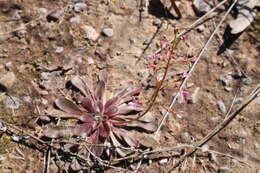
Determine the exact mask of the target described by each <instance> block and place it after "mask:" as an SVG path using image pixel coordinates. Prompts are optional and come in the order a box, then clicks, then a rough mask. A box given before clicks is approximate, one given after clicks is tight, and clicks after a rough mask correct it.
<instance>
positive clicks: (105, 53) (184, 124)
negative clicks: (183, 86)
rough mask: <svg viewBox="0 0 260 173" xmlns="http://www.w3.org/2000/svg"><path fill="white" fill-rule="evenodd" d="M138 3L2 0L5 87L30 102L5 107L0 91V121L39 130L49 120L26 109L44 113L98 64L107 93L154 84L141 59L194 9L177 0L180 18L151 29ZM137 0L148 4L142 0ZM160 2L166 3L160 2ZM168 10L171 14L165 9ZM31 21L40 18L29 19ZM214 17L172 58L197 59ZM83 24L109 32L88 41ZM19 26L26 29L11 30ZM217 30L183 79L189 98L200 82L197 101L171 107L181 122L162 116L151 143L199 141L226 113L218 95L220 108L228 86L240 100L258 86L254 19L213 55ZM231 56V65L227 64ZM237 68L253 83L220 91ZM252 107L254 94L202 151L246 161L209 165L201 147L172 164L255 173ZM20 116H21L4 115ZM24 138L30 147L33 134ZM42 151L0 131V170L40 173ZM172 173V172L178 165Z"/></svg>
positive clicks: (147, 167)
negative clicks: (9, 78) (11, 76)
mask: <svg viewBox="0 0 260 173" xmlns="http://www.w3.org/2000/svg"><path fill="white" fill-rule="evenodd" d="M138 2H139V1H133V0H124V1H123V0H107V1H104V0H96V1H95V0H89V1H86V3H87V9H86V10H84V11H83V12H81V13H75V12H73V10H72V9H70V8H69V5H70V3H69V1H68V2H66V1H62V0H57V1H53V0H46V1H41V0H27V1H22V0H17V1H15V0H12V1H9V2H7V3H6V4H4V5H1V2H0V11H1V13H0V18H1V24H2V25H1V26H0V42H1V44H0V75H2V74H5V73H7V72H8V71H12V72H14V73H15V75H16V81H15V84H13V86H12V87H11V88H9V91H8V93H9V94H10V95H12V96H15V97H18V98H20V99H22V98H23V97H24V96H30V97H31V102H30V103H26V102H22V104H21V106H20V108H19V109H16V110H11V109H10V108H7V107H6V106H5V104H4V100H5V99H6V97H7V96H6V95H4V94H2V95H0V101H1V102H0V103H1V104H0V116H8V118H7V119H6V118H5V119H4V120H5V121H8V122H10V123H13V124H15V125H16V126H18V127H20V128H22V129H23V130H24V131H27V132H30V133H32V134H34V135H36V136H38V135H40V134H41V133H40V132H41V130H42V128H44V127H46V126H48V124H46V125H39V124H37V123H35V122H34V120H35V119H32V118H31V115H36V114H40V113H43V112H44V111H45V110H46V109H47V108H48V107H51V106H52V105H53V101H54V100H55V99H56V98H58V97H59V96H62V95H65V96H68V97H69V96H70V95H71V91H70V90H68V89H67V88H66V87H65V84H66V82H67V81H68V80H69V79H70V77H71V76H72V75H75V74H79V75H82V76H84V75H88V76H91V77H94V78H95V77H96V76H97V74H98V72H99V71H100V70H101V69H106V70H107V71H108V72H109V82H108V84H109V86H108V90H109V91H111V92H112V91H115V90H116V89H117V88H118V86H119V85H121V84H123V83H125V82H128V81H133V82H134V83H135V85H137V86H138V85H139V86H140V85H143V87H146V86H147V85H150V86H153V83H154V82H153V81H154V78H155V77H154V74H153V71H152V70H150V69H147V68H145V65H146V64H148V63H152V60H151V59H149V58H147V57H148V56H149V55H152V54H153V53H154V52H155V51H156V50H157V49H158V46H157V45H158V43H159V39H160V37H161V36H162V35H163V34H165V35H167V36H168V37H169V38H172V37H173V36H174V35H173V31H174V29H175V28H183V27H186V26H188V25H189V24H191V23H192V22H193V21H195V20H196V19H197V17H196V16H195V14H194V12H193V9H192V6H191V4H192V2H191V1H188V0H184V1H183V2H182V3H180V4H179V8H180V11H181V12H182V15H183V16H182V18H181V19H180V20H175V19H168V18H166V19H163V18H161V19H162V20H163V26H162V27H161V28H160V29H159V32H157V27H156V26H154V25H153V21H154V20H155V19H156V16H155V15H152V14H150V13H148V7H147V6H145V7H144V12H143V13H142V21H141V22H140V21H139V17H140V13H139V8H138V4H137V3H138ZM144 2H146V1H145V0H144ZM10 4H11V5H10ZM165 5H166V6H168V7H169V6H170V4H168V2H167V3H166V4H165ZM39 8H46V9H47V11H48V12H47V13H49V12H50V11H52V10H56V9H59V10H62V11H63V12H64V15H63V16H62V17H60V18H59V22H54V23H48V22H47V21H46V20H45V17H44V15H43V16H41V15H40V14H39V12H38V9H39ZM16 10H18V11H19V14H20V16H21V19H19V20H17V21H6V20H7V19H10V18H11V17H12V15H13V13H14V12H15V11H16ZM217 12H218V13H219V14H220V15H219V16H222V15H223V13H222V12H221V10H220V11H217ZM171 13H172V14H175V12H174V11H173V10H172V11H171ZM74 15H79V16H80V17H81V21H80V23H79V24H77V23H70V22H69V19H70V17H72V16H74ZM37 18H42V19H39V20H36V19H37ZM230 18H231V17H230ZM258 18H259V15H258ZM219 21H220V18H213V19H212V20H209V21H207V22H206V23H205V24H204V26H205V29H204V31H203V32H201V33H200V32H198V31H196V30H193V31H191V32H189V33H188V34H187V38H186V39H185V40H184V41H182V42H181V43H180V45H179V46H178V48H177V49H176V55H177V56H179V57H191V56H197V55H198V53H199V51H200V49H201V48H202V46H203V45H204V44H205V42H206V41H207V39H208V37H209V35H210V33H211V32H212V31H213V29H214V26H215V25H216V24H217V23H218V22H219ZM256 21H257V20H256ZM258 21H259V19H258ZM85 25H91V26H93V27H94V28H95V30H96V31H97V32H98V33H100V32H101V31H102V29H103V28H104V27H111V28H113V30H114V35H113V36H112V37H109V38H108V37H104V36H102V35H100V37H99V39H98V41H88V40H86V39H85V38H84V36H85V33H84V31H83V29H82V28H83V26H85ZM23 26H24V27H25V29H20V30H17V31H15V32H12V31H14V30H16V29H18V28H20V27H23ZM225 27H226V24H225V25H224V26H222V27H221V29H220V31H219V35H218V36H217V37H215V39H213V41H212V42H211V44H210V46H209V48H208V49H207V50H206V52H205V54H204V55H203V56H202V59H201V61H200V62H199V64H198V66H197V67H196V69H195V71H194V72H193V74H192V76H191V79H190V80H189V82H188V83H189V85H190V87H189V88H188V91H189V92H190V94H193V92H194V90H195V88H197V87H199V88H200V90H199V93H198V96H197V102H196V103H193V104H190V103H188V101H187V99H186V100H185V101H184V102H182V103H177V104H175V105H174V110H177V111H183V112H184V114H183V115H182V118H178V117H177V116H176V115H174V114H170V116H169V118H168V120H167V122H166V124H165V125H164V126H163V128H162V131H161V133H160V136H159V137H158V138H157V141H158V142H159V145H158V146H155V147H154V149H159V148H163V147H170V146H175V145H177V144H181V143H185V144H193V143H194V142H198V141H199V140H200V139H202V138H203V137H204V136H206V135H207V134H208V133H209V132H210V131H211V130H212V129H213V128H214V127H215V126H216V125H217V124H219V123H220V122H221V121H222V120H223V119H224V114H223V113H221V111H219V109H218V107H217V104H216V103H217V101H219V100H222V101H223V102H224V103H225V105H226V107H227V108H228V107H229V106H230V105H231V102H232V98H233V97H234V95H235V93H236V90H238V91H239V92H238V97H240V98H245V97H246V96H248V95H249V93H250V92H251V91H252V89H253V88H254V87H255V86H256V85H257V84H259V82H260V80H259V76H260V68H259V64H260V59H259V45H258V46H257V44H259V43H258V42H259V38H258V42H257V38H254V37H257V35H259V33H258V31H257V27H258V26H257V24H255V23H254V25H252V27H251V28H250V29H249V32H244V33H243V34H242V35H241V36H240V37H239V38H238V39H237V40H236V42H235V43H234V44H233V45H232V47H231V48H232V49H233V50H234V53H233V54H232V55H228V54H225V53H223V54H221V55H217V51H218V49H219V47H220V46H221V44H222V41H221V37H222V35H223V34H224V29H225ZM153 36H155V39H154V40H153V41H152V43H151V44H150V45H149V46H148V48H147V50H146V51H145V52H144V53H143V51H144V49H146V47H147V45H144V44H143V42H144V41H145V40H147V39H149V38H151V37H153ZM57 46H62V47H63V48H64V51H63V52H62V53H60V54H59V53H55V49H56V47H57ZM95 51H98V52H99V53H100V54H101V56H98V55H97V54H96V53H95ZM231 56H232V57H233V58H234V59H235V60H236V61H237V62H238V64H239V66H237V65H234V64H233V63H232V58H231ZM89 57H92V58H93V60H94V64H88V58H89ZM8 63H11V66H8V65H6V64H8ZM58 68H60V69H62V70H63V73H62V74H61V75H58V76H55V77H53V78H51V79H50V80H48V81H47V82H45V83H43V82H42V81H41V80H40V74H41V73H42V72H48V71H54V70H56V69H58ZM240 68H242V69H243V70H244V72H245V73H246V75H247V76H248V77H249V78H250V79H252V83H251V84H250V85H244V84H243V82H242V81H241V80H242V79H232V81H231V83H230V84H229V86H228V87H229V88H232V89H233V90H232V91H230V92H227V91H225V90H224V87H225V86H223V84H222V83H221V81H220V80H219V79H220V76H221V75H225V74H228V73H229V72H234V71H235V70H236V69H240ZM170 69H171V70H170V72H172V73H179V74H182V73H183V72H185V71H186V70H188V69H187V64H179V63H177V64H173V65H172V67H171V68H170ZM177 84H179V83H177ZM175 92H176V90H175V89H173V88H172V87H167V88H165V89H164V90H163V91H162V92H161V93H160V95H159V97H158V100H157V103H156V104H155V106H154V107H153V109H152V113H153V114H154V115H155V116H156V120H157V121H158V123H159V121H160V119H161V118H162V115H161V113H160V112H161V111H162V110H163V107H162V105H164V106H167V105H169V104H170V102H171V99H172V97H173V94H174V93H175ZM152 93H153V88H152V87H151V88H148V89H145V90H144V91H143V92H142V94H141V97H143V98H144V99H145V100H148V99H149V98H150V96H151V94H152ZM188 97H189V96H188ZM43 99H46V100H47V101H48V104H44V103H43ZM238 105H239V103H237V104H235V105H234V108H233V110H234V109H235V108H236V107H237V106H238ZM259 108H260V100H259V99H257V100H255V101H254V102H253V103H251V104H250V105H249V106H248V107H247V108H246V109H245V110H244V111H243V112H241V113H240V115H239V116H238V117H237V118H235V119H234V120H233V121H232V123H231V124H230V125H228V126H227V127H226V128H225V129H224V130H223V131H221V132H220V133H219V134H218V135H217V136H216V137H214V138H213V139H212V140H210V141H209V142H208V144H207V145H208V147H209V149H211V150H215V151H219V152H221V153H225V154H229V155H232V156H234V157H236V158H239V159H240V160H242V161H244V162H246V163H248V165H245V164H243V163H241V162H238V161H236V159H231V158H229V157H227V156H221V155H217V160H218V161H217V162H215V161H212V160H211V159H210V156H209V154H208V153H207V152H200V151H198V152H197V153H196V154H195V155H194V157H191V158H188V159H187V160H186V161H185V162H184V163H183V164H182V166H181V167H179V169H178V170H179V172H217V170H218V169H219V167H222V166H226V167H229V168H230V172H239V173H243V172H245V173H246V172H257V171H259V169H260V167H259V165H260V157H259V156H260V141H259V140H260V135H259V132H260V128H259V125H260V122H259V121H260V109H259ZM19 115H20V116H21V117H18V118H17V117H12V116H19ZM24 115H26V116H24ZM27 115H28V116H27ZM15 132H16V133H18V132H17V131H15ZM19 134H20V133H19ZM27 142H28V143H29V144H30V143H31V142H32V143H35V142H33V140H32V141H31V140H28V141H27ZM37 145H38V144H37ZM40 148H41V149H40V150H36V149H34V148H33V147H31V146H30V145H29V146H28V145H26V144H21V143H16V142H13V141H12V140H11V137H10V136H9V135H8V134H4V133H2V132H0V158H1V157H2V158H3V160H1V159H0V172H1V173H8V172H16V173H18V172H28V173H29V172H42V170H43V169H44V168H43V167H44V152H45V151H46V148H45V147H43V146H40ZM188 149H189V148H188ZM186 151H187V150H186V149H185V150H183V151H180V150H178V152H177V151H176V152H173V153H175V154H176V155H177V156H176V157H172V158H170V159H169V160H168V162H167V163H165V164H159V162H158V160H160V159H158V160H157V161H156V160H155V161H154V162H152V163H149V164H148V163H144V164H142V165H141V167H140V169H139V172H148V171H149V172H163V171H166V170H168V169H169V168H170V167H171V165H173V163H174V161H176V160H178V158H179V157H178V155H179V154H180V153H181V152H186ZM167 154H169V153H166V155H167ZM162 156H163V155H162ZM134 165H136V164H134ZM58 171H59V170H58V168H57V166H56V165H55V164H54V162H51V168H50V172H58ZM107 172H114V170H113V169H111V170H108V171H107ZM176 172H178V171H177V170H176Z"/></svg>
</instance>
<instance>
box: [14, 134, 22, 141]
mask: <svg viewBox="0 0 260 173" xmlns="http://www.w3.org/2000/svg"><path fill="white" fill-rule="evenodd" d="M11 138H12V140H13V141H15V142H19V141H20V140H21V139H22V137H21V136H18V135H16V134H13V135H12V136H11Z"/></svg>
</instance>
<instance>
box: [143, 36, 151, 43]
mask: <svg viewBox="0 0 260 173" xmlns="http://www.w3.org/2000/svg"><path fill="white" fill-rule="evenodd" d="M152 39H153V38H152V37H149V38H148V39H146V40H145V41H144V43H143V44H144V45H148V44H150V43H151V42H152Z"/></svg>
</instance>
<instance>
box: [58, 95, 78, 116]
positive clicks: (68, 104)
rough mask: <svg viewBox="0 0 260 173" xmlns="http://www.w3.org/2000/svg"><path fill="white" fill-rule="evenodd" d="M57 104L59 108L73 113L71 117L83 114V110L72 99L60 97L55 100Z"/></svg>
mask: <svg viewBox="0 0 260 173" xmlns="http://www.w3.org/2000/svg"><path fill="white" fill-rule="evenodd" d="M55 104H56V106H57V107H58V108H60V109H61V110H63V111H64V112H67V113H69V114H71V117H74V118H77V117H79V116H80V115H82V113H83V112H82V111H81V110H80V109H79V108H78V106H77V105H75V104H74V103H73V102H72V101H70V100H68V99H66V98H60V99H57V100H56V101H55Z"/></svg>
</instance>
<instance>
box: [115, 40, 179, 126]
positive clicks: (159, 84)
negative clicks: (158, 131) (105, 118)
mask: <svg viewBox="0 0 260 173" xmlns="http://www.w3.org/2000/svg"><path fill="white" fill-rule="evenodd" d="M175 40H176V42H173V45H172V46H171V49H170V52H167V63H166V66H165V71H164V74H163V77H162V79H161V80H160V81H159V83H158V84H157V86H156V89H155V91H154V93H153V95H152V97H151V99H150V103H149V105H148V107H147V108H146V109H145V111H144V112H142V113H141V114H140V115H139V116H138V117H137V118H135V119H132V120H127V121H121V122H119V123H128V122H133V121H138V120H139V119H140V118H141V117H143V116H144V115H145V114H146V113H148V112H149V111H150V109H151V108H152V107H153V105H154V103H155V101H156V98H157V97H158V94H159V91H160V90H161V89H162V85H163V82H164V80H165V79H166V76H167V74H168V70H169V67H170V65H171V63H170V62H171V60H172V53H173V50H174V48H176V47H177V45H178V43H179V42H180V39H179V38H176V37H175Z"/></svg>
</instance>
